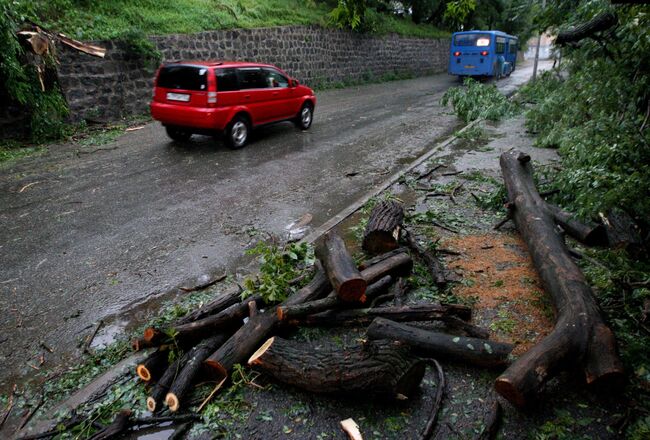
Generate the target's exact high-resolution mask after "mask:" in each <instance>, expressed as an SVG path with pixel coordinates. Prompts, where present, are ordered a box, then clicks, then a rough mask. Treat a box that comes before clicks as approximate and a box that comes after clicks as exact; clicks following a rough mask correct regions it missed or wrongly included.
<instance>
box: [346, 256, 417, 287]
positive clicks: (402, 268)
mask: <svg viewBox="0 0 650 440" xmlns="http://www.w3.org/2000/svg"><path fill="white" fill-rule="evenodd" d="M384 255H386V256H387V257H386V258H381V259H377V260H374V264H372V265H370V264H366V263H362V264H361V265H360V266H359V268H360V270H361V276H362V277H363V279H364V280H366V282H367V283H368V284H372V283H374V282H375V281H377V280H378V279H380V278H383V277H385V276H386V275H390V276H392V277H394V278H397V277H405V276H409V275H410V274H411V270H412V269H413V260H412V259H411V256H410V255H409V254H408V252H404V251H400V252H396V253H394V254H393V253H392V252H389V253H387V254H384Z"/></svg>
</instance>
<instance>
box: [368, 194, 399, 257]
mask: <svg viewBox="0 0 650 440" xmlns="http://www.w3.org/2000/svg"><path fill="white" fill-rule="evenodd" d="M403 221H404V207H403V206H402V204H401V203H398V202H395V201H392V200H386V201H383V202H380V203H378V204H377V205H375V207H374V208H373V209H372V211H371V212H370V217H369V218H368V224H367V225H366V230H365V232H364V234H363V244H362V246H361V247H362V248H363V249H364V250H365V251H366V252H368V253H370V254H373V255H374V254H380V253H383V252H388V251H391V250H393V249H396V248H397V247H399V244H398V241H399V231H400V228H401V227H402V222H403Z"/></svg>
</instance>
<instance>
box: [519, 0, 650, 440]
mask: <svg viewBox="0 0 650 440" xmlns="http://www.w3.org/2000/svg"><path fill="white" fill-rule="evenodd" d="M605 11H612V12H614V13H615V14H616V15H617V17H618V25H617V26H616V27H615V28H613V29H610V30H608V31H606V32H604V33H601V34H600V35H597V36H596V39H593V38H587V39H583V40H581V41H580V42H578V43H577V44H575V45H571V46H566V47H563V48H562V49H561V54H562V64H561V67H560V69H559V70H557V71H553V72H548V73H545V74H544V75H542V76H541V78H539V79H538V80H537V82H535V83H533V84H531V85H530V86H528V87H527V88H525V89H524V90H523V91H522V94H523V96H524V97H525V98H526V99H527V100H528V101H530V102H533V103H535V105H534V107H533V108H532V109H530V110H529V111H528V112H527V114H526V124H527V127H528V129H529V130H530V131H532V132H534V133H536V134H537V135H538V138H537V143H538V145H539V146H542V147H550V148H557V149H558V153H559V154H560V156H561V159H562V167H561V168H560V169H559V170H558V171H556V172H555V173H551V175H550V176H549V177H550V178H551V180H552V182H553V185H554V186H555V187H556V188H557V189H559V190H560V193H559V194H558V195H557V196H555V197H554V202H556V203H558V204H560V205H562V206H564V207H566V208H568V209H570V210H572V211H574V212H576V213H578V214H580V215H581V216H582V217H586V218H589V217H592V218H593V217H595V216H597V215H598V213H599V212H606V211H607V210H608V209H612V208H617V209H622V210H624V211H626V212H627V213H628V214H630V215H631V216H632V217H633V218H634V219H635V221H636V222H637V223H638V225H639V226H640V228H641V232H642V236H643V237H644V238H645V239H646V246H647V238H648V231H649V230H650V221H649V219H650V197H648V194H649V192H650V167H648V165H647V164H648V163H650V136H649V128H648V127H649V126H650V121H649V116H650V103H649V98H650V62H649V56H648V54H649V51H650V34H649V29H650V6H648V5H620V6H612V5H611V4H610V2H609V1H606V0H595V1H593V0H590V1H587V0H583V1H580V2H578V5H577V7H576V2H575V1H566V0H549V1H548V2H547V9H546V10H545V11H543V13H541V14H540V15H539V16H538V17H536V20H537V23H539V26H540V27H541V28H542V29H550V30H551V31H553V32H557V31H561V30H566V29H569V28H570V27H571V26H574V25H578V24H581V23H585V22H587V21H589V20H591V19H592V18H593V17H594V16H596V15H597V14H599V13H602V12H605ZM585 252H586V253H587V255H588V258H586V259H584V260H582V262H581V264H582V266H583V270H584V272H585V275H586V276H587V279H588V280H589V281H590V283H591V284H592V285H594V286H595V289H594V291H595V292H596V296H597V298H598V301H599V303H600V306H601V307H602V309H603V311H604V312H605V314H606V316H607V319H608V320H609V322H610V323H611V325H612V328H613V329H614V330H615V333H616V337H617V340H618V343H619V348H620V350H621V355H622V357H623V360H624V362H625V364H626V367H627V369H628V371H629V375H630V378H631V380H630V385H629V386H628V388H627V393H628V397H629V401H630V404H631V407H632V411H633V413H634V414H635V415H636V418H637V420H636V422H634V423H631V426H630V427H629V429H628V432H627V434H628V438H632V439H641V438H648V437H647V436H648V434H649V433H650V417H648V414H649V413H650V395H649V394H648V390H650V352H649V351H648V347H650V330H649V328H648V313H649V312H650V310H649V309H650V263H649V262H648V255H647V249H646V252H645V253H643V252H642V253H640V254H637V253H633V254H630V253H628V252H626V251H624V250H585Z"/></svg>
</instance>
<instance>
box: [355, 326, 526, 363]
mask: <svg viewBox="0 0 650 440" xmlns="http://www.w3.org/2000/svg"><path fill="white" fill-rule="evenodd" d="M367 334H368V338H370V339H389V340H393V341H401V342H403V343H405V344H408V345H410V346H412V347H413V349H414V351H415V353H417V354H420V355H422V356H428V357H435V358H437V359H448V360H451V361H457V362H463V363H469V364H471V365H476V366H479V367H503V366H504V365H507V364H508V363H509V362H508V355H509V354H510V353H511V352H512V349H513V348H514V346H513V345H512V344H504V343H502V342H496V341H490V340H488V339H478V338H466V337H463V336H452V335H447V334H444V333H437V332H432V331H429V330H423V329H420V328H417V327H413V326H410V325H405V324H400V323H397V322H393V321H389V320H388V319H384V318H377V319H375V320H374V321H372V324H370V327H368V331H367Z"/></svg>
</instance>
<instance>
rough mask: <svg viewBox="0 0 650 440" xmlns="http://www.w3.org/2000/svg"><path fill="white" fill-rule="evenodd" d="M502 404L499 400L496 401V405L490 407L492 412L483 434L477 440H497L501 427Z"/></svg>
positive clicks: (487, 419)
mask: <svg viewBox="0 0 650 440" xmlns="http://www.w3.org/2000/svg"><path fill="white" fill-rule="evenodd" d="M501 412H502V409H501V404H500V403H499V401H498V400H496V399H495V400H494V403H493V404H492V406H491V407H490V412H489V413H488V415H487V418H486V419H485V424H484V425H485V427H484V428H483V431H481V434H479V436H478V439H477V440H494V439H495V438H497V434H498V433H499V425H500V423H501Z"/></svg>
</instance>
